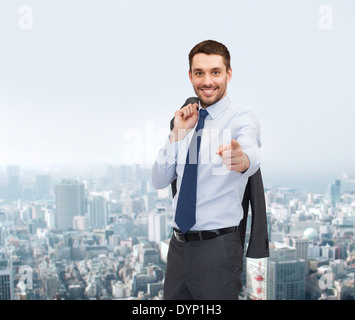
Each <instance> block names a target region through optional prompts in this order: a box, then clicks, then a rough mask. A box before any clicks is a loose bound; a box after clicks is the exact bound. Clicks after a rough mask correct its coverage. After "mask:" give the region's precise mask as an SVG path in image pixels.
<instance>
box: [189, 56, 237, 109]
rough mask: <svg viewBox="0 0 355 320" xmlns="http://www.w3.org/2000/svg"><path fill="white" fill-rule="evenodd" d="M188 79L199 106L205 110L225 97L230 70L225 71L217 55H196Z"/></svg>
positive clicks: (221, 60)
mask: <svg viewBox="0 0 355 320" xmlns="http://www.w3.org/2000/svg"><path fill="white" fill-rule="evenodd" d="M189 77H190V81H191V83H192V86H193V88H194V91H195V93H196V95H197V97H198V98H199V99H200V102H201V106H202V107H203V108H206V107H208V106H210V105H212V104H214V103H216V102H217V101H219V100H221V99H223V98H224V97H225V96H226V94H227V84H228V82H229V81H230V80H231V78H232V68H229V70H227V68H226V65H225V63H224V59H223V57H222V56H221V55H219V54H205V53H197V54H195V55H194V57H193V59H192V63H191V69H190V70H189Z"/></svg>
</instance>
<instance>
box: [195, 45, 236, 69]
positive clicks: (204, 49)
mask: <svg viewBox="0 0 355 320" xmlns="http://www.w3.org/2000/svg"><path fill="white" fill-rule="evenodd" d="M197 53H204V54H219V55H221V56H222V57H223V60H224V64H225V65H226V69H227V71H228V70H229V69H230V67H231V56H230V53H229V51H228V49H227V47H226V46H225V45H224V44H222V43H220V42H217V41H215V40H205V41H202V42H200V43H198V44H197V45H195V46H194V47H193V48H192V50H191V51H190V53H189V65H190V70H191V65H192V59H193V57H194V56H195V54H197Z"/></svg>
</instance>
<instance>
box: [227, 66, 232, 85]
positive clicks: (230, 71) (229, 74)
mask: <svg viewBox="0 0 355 320" xmlns="http://www.w3.org/2000/svg"><path fill="white" fill-rule="evenodd" d="M232 73H233V72H232V67H230V68H229V70H228V71H227V82H229V81H231V80H232Z"/></svg>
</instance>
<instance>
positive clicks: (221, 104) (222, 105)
mask: <svg viewBox="0 0 355 320" xmlns="http://www.w3.org/2000/svg"><path fill="white" fill-rule="evenodd" d="M230 105H231V101H230V100H229V98H228V96H227V95H226V96H225V97H224V98H223V99H221V100H219V101H217V102H216V103H215V104H212V105H210V106H208V107H207V108H206V110H207V112H208V114H209V115H210V117H211V118H212V120H214V119H216V118H217V117H218V116H219V115H220V114H221V113H222V112H223V111H224V110H225V109H226V108H227V107H229V106H230ZM201 108H202V107H201V103H199V109H201Z"/></svg>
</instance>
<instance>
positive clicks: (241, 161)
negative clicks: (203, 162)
mask: <svg viewBox="0 0 355 320" xmlns="http://www.w3.org/2000/svg"><path fill="white" fill-rule="evenodd" d="M216 154H218V155H220V156H221V158H222V161H223V163H224V164H225V166H226V167H227V169H228V170H231V171H237V172H245V171H246V170H248V168H249V165H250V163H249V158H248V156H247V155H246V154H245V153H244V152H243V150H242V147H241V146H240V144H239V143H238V141H237V140H234V139H232V140H231V143H230V144H222V145H220V146H219V147H218V149H217V151H216Z"/></svg>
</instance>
